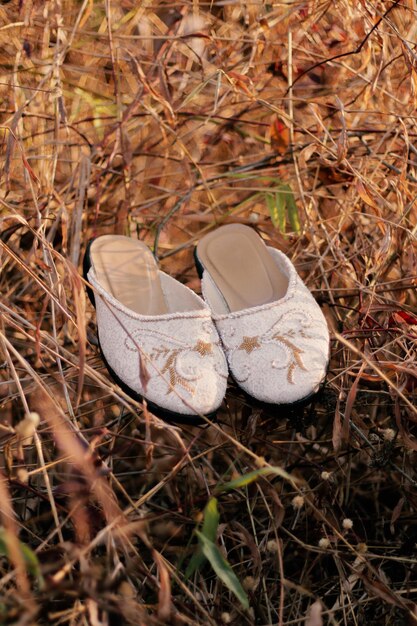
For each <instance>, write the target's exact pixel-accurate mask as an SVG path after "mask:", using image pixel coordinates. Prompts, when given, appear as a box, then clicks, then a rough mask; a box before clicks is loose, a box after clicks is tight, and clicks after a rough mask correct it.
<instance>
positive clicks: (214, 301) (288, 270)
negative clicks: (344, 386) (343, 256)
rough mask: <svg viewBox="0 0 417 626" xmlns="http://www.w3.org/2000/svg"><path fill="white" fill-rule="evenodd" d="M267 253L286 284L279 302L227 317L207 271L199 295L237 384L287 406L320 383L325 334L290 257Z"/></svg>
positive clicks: (326, 358)
mask: <svg viewBox="0 0 417 626" xmlns="http://www.w3.org/2000/svg"><path fill="white" fill-rule="evenodd" d="M268 250H269V252H270V254H271V256H272V258H273V259H274V261H275V262H276V264H277V266H278V267H279V269H280V271H281V272H284V273H285V275H286V276H287V277H288V281H289V283H288V291H287V293H286V295H285V296H284V297H283V298H281V299H280V300H277V301H275V302H271V303H268V304H263V305H260V306H256V307H252V308H248V309H244V310H241V311H235V312H232V313H230V312H228V310H227V305H226V303H225V300H224V298H223V296H222V295H221V293H220V292H219V290H218V289H217V287H216V285H215V284H214V282H213V280H212V278H211V276H210V275H209V273H208V272H207V271H206V270H205V271H204V272H203V278H202V291H203V296H204V299H205V300H206V302H207V303H208V304H209V306H210V308H211V309H212V316H213V319H214V322H215V324H216V327H217V330H218V332H219V335H220V338H221V341H222V344H223V347H224V350H225V353H226V356H227V360H228V363H229V368H230V372H231V374H232V376H233V377H234V379H235V380H236V382H237V383H238V384H239V386H240V387H242V388H243V389H244V390H245V391H246V392H247V393H248V394H249V395H251V396H252V397H254V398H257V399H258V400H261V401H263V402H267V403H271V404H290V403H293V402H296V401H298V400H302V399H304V398H306V397H307V396H309V395H311V394H313V393H315V392H316V391H317V390H318V388H319V386H320V383H321V382H322V381H323V379H324V377H325V375H326V371H327V366H328V362H329V330H328V327H327V323H326V320H325V318H324V315H323V313H322V312H321V309H320V307H319V306H318V304H317V302H316V301H315V300H314V298H313V296H312V294H311V293H310V291H309V290H308V289H307V287H306V286H305V285H304V283H303V282H302V280H301V278H300V277H299V276H298V274H297V272H296V270H295V267H294V266H293V264H292V263H291V261H290V260H289V259H288V257H287V256H286V255H285V254H283V253H282V252H280V251H279V250H276V249H275V248H270V247H268Z"/></svg>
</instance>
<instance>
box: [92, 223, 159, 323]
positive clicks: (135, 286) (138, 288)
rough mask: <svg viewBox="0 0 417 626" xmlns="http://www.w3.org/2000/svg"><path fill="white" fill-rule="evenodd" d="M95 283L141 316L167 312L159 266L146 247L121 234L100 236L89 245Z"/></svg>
mask: <svg viewBox="0 0 417 626" xmlns="http://www.w3.org/2000/svg"><path fill="white" fill-rule="evenodd" d="M90 258H91V263H92V265H93V267H94V270H95V273H96V276H97V280H98V282H99V283H100V284H101V285H102V286H103V287H104V289H106V291H108V292H109V293H111V294H112V295H113V296H114V297H115V298H116V299H117V300H118V301H119V302H121V303H122V304H124V305H125V306H126V307H128V308H129V309H131V310H132V311H135V313H139V314H141V315H161V314H163V313H166V312H167V311H168V309H167V305H166V302H165V298H164V294H163V292H162V288H161V282H160V278H159V275H158V267H157V265H156V261H155V259H154V256H153V254H152V252H151V251H150V250H149V248H148V247H147V246H146V245H145V244H144V243H142V242H141V241H137V240H136V239H130V238H129V237H123V236H122V235H103V236H102V237H99V238H98V239H96V240H95V241H94V242H93V244H92V245H91V248H90Z"/></svg>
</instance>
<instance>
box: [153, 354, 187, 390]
mask: <svg viewBox="0 0 417 626" xmlns="http://www.w3.org/2000/svg"><path fill="white" fill-rule="evenodd" d="M181 352H182V350H181V349H179V350H172V352H171V353H170V354H169V356H168V358H167V360H166V361H165V364H164V366H163V368H162V370H161V373H162V374H166V373H167V372H168V374H169V382H170V384H171V388H170V389H169V390H168V393H171V391H172V388H173V387H176V385H180V387H182V388H183V389H185V390H186V391H188V392H189V393H191V394H192V393H194V389H193V388H192V387H191V385H189V384H188V381H187V380H186V379H185V378H183V376H181V375H180V374H179V373H178V370H177V365H176V362H177V357H178V355H179V354H180V353H181Z"/></svg>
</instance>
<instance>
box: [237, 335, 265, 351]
mask: <svg viewBox="0 0 417 626" xmlns="http://www.w3.org/2000/svg"><path fill="white" fill-rule="evenodd" d="M260 347H261V344H260V343H259V336H258V335H255V337H246V335H245V336H244V337H243V341H242V343H241V344H240V346H239V347H238V350H245V351H246V353H247V354H250V353H251V352H252V350H256V348H260Z"/></svg>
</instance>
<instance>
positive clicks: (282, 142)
mask: <svg viewBox="0 0 417 626" xmlns="http://www.w3.org/2000/svg"><path fill="white" fill-rule="evenodd" d="M269 131H270V134H271V147H272V149H273V150H274V151H275V152H278V154H281V155H284V154H285V153H286V152H287V150H288V147H289V145H290V130H289V128H288V127H287V126H286V125H285V124H284V123H283V122H282V120H280V119H279V117H276V118H275V119H274V121H273V122H272V124H271V126H270V129H269Z"/></svg>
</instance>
